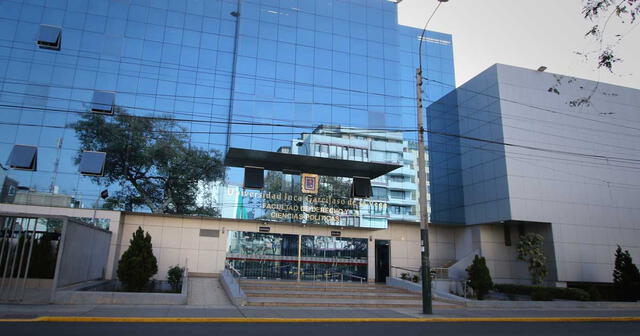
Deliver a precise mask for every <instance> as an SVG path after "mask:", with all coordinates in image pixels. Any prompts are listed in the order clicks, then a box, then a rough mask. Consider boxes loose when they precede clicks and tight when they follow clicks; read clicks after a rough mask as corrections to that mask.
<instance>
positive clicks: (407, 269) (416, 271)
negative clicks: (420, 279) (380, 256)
mask: <svg viewBox="0 0 640 336" xmlns="http://www.w3.org/2000/svg"><path fill="white" fill-rule="evenodd" d="M391 268H397V269H399V270H403V271H409V272H415V273H418V272H420V270H419V269H418V270H413V269H410V268H404V267H398V266H393V265H392V266H391Z"/></svg>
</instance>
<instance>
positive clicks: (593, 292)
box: [587, 286, 602, 301]
mask: <svg viewBox="0 0 640 336" xmlns="http://www.w3.org/2000/svg"><path fill="white" fill-rule="evenodd" d="M587 293H589V300H591V301H600V300H602V295H600V291H599V290H598V287H596V286H589V288H588V289H587Z"/></svg>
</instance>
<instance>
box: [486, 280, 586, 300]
mask: <svg viewBox="0 0 640 336" xmlns="http://www.w3.org/2000/svg"><path fill="white" fill-rule="evenodd" d="M494 289H495V290H496V291H498V292H501V293H505V294H515V295H529V296H532V299H533V300H534V301H549V300H553V299H559V300H575V301H589V300H591V296H590V295H589V293H587V291H585V290H582V289H578V288H561V287H542V286H527V285H514V284H496V285H495V286H494ZM534 294H535V295H534Z"/></svg>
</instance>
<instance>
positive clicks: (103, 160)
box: [78, 151, 107, 176]
mask: <svg viewBox="0 0 640 336" xmlns="http://www.w3.org/2000/svg"><path fill="white" fill-rule="evenodd" d="M87 153H96V154H103V156H102V163H101V165H100V172H99V173H94V172H89V171H83V162H85V161H84V160H85V154H87ZM87 160H89V158H88V157H87ZM106 162H107V153H106V152H99V151H82V156H81V157H80V163H79V164H78V172H79V173H80V174H81V175H84V176H104V166H105V164H106ZM88 164H89V163H84V165H88ZM85 168H86V167H85Z"/></svg>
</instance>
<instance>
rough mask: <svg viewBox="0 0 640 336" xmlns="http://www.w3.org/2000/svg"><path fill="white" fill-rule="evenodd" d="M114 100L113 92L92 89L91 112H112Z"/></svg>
mask: <svg viewBox="0 0 640 336" xmlns="http://www.w3.org/2000/svg"><path fill="white" fill-rule="evenodd" d="M114 101H115V94H114V93H113V92H106V91H94V92H93V99H92V100H91V112H95V113H106V114H111V113H113V103H114Z"/></svg>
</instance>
